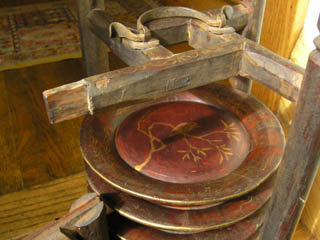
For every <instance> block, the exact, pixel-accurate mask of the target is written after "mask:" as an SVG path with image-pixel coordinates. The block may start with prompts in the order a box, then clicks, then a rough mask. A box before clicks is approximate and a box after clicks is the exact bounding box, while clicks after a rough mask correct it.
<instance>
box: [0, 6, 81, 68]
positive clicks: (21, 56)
mask: <svg viewBox="0 0 320 240" xmlns="http://www.w3.org/2000/svg"><path fill="white" fill-rule="evenodd" d="M80 57H81V51H80V36H79V30H78V22H77V15H76V3H75V2H73V1H70V0H69V1H56V2H51V3H42V4H36V5H24V6H20V7H14V8H1V9H0V70H7V69H14V68H21V67H27V66H31V65H36V64H42V63H48V62H54V61H60V60H63V59H68V58H80Z"/></svg>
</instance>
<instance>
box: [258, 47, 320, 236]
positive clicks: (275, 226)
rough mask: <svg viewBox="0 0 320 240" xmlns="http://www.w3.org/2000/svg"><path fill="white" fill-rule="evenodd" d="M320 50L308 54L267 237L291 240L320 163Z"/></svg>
mask: <svg viewBox="0 0 320 240" xmlns="http://www.w3.org/2000/svg"><path fill="white" fill-rule="evenodd" d="M319 80H320V51H318V50H314V51H313V52H311V54H310V56H309V61H308V65H307V68H306V72H305V75H304V79H303V82H302V86H301V90H300V94H299V99H298V102H297V107H296V111H295V115H294V119H293V123H292V126H291V129H290V132H289V136H288V141H287V145H286V150H285V153H284V156H283V159H282V164H281V166H280V167H279V175H278V176H279V177H278V180H277V182H276V186H275V190H274V196H273V197H272V201H273V202H272V207H271V210H270V216H269V219H268V222H267V223H266V227H265V231H264V237H265V239H274V238H275V237H277V238H278V239H290V237H291V236H292V234H293V231H294V228H295V225H296V224H297V222H298V220H299V217H300V215H301V212H302V209H303V206H304V204H305V201H306V198H307V196H308V194H309V191H310V189H311V185H312V182H313V180H314V177H315V175H316V173H317V170H318V167H319V165H320V158H319V157H320V141H319V136H320V122H319V119H318V116H319V115H320V110H319V109H320V108H319V106H320V96H319V91H320V81H319Z"/></svg>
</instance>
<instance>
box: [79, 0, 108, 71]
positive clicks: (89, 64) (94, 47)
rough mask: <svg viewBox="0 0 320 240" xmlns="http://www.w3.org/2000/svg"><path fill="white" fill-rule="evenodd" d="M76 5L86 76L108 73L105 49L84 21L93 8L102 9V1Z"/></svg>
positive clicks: (94, 0)
mask: <svg viewBox="0 0 320 240" xmlns="http://www.w3.org/2000/svg"><path fill="white" fill-rule="evenodd" d="M77 3H78V17H79V25H80V36H81V49H82V55H83V59H84V62H85V66H86V72H87V76H92V75H95V74H99V73H103V72H105V71H108V70H109V59H108V50H107V47H106V46H105V45H104V44H103V43H102V42H101V41H100V40H99V39H97V37H96V36H94V34H93V33H91V32H90V30H89V28H88V24H87V21H86V19H87V15H88V13H89V12H90V11H91V10H92V9H93V8H100V9H104V0H77ZM89 46H90V47H89Z"/></svg>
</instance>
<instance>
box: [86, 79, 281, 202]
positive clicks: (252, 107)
mask: <svg viewBox="0 0 320 240" xmlns="http://www.w3.org/2000/svg"><path fill="white" fill-rule="evenodd" d="M186 100H188V101H197V102H203V103H205V104H209V105H213V106H215V107H217V108H219V109H224V110H225V111H228V112H230V113H232V114H234V115H235V117H236V118H238V119H239V120H240V121H241V124H243V126H244V127H245V128H246V129H247V131H248V134H249V135H250V145H251V148H250V154H249V155H248V156H247V158H246V160H244V161H243V162H242V164H241V165H240V167H239V168H237V169H236V170H235V171H233V172H232V173H231V174H229V175H227V176H225V177H222V178H219V179H216V180H210V181H205V182H199V183H192V184H176V183H171V184H165V187H164V184H163V182H161V181H158V180H155V179H152V178H149V177H146V176H144V175H142V174H139V173H137V172H136V171H135V170H134V169H132V168H130V167H129V166H128V165H127V164H125V163H124V162H123V161H122V160H121V159H120V157H119V155H118V153H117V152H116V149H115V147H114V132H115V129H117V128H118V126H119V124H120V123H121V122H122V121H123V120H124V119H125V118H126V117H127V116H128V115H130V114H131V113H132V112H136V111H138V110H140V109H143V108H145V107H148V106H150V105H153V104H156V103H160V102H176V101H186ZM80 144H81V150H82V152H83V156H84V158H85V161H86V162H87V163H88V164H89V166H90V167H91V169H93V170H94V171H95V172H96V173H97V174H99V176H101V178H103V179H104V180H105V181H107V182H108V183H109V184H111V185H112V186H113V187H115V188H117V189H119V190H120V191H123V192H126V193H128V194H131V195H134V196H136V197H139V198H144V199H146V200H150V201H153V202H157V203H158V204H169V205H175V206H199V205H203V204H210V203H214V202H221V201H224V200H227V199H232V198H235V197H237V196H240V195H243V194H245V193H247V192H249V191H251V190H253V189H254V188H256V187H257V186H258V185H259V184H261V183H262V182H263V181H264V180H265V179H267V178H268V177H269V176H270V174H271V173H272V172H274V171H275V169H276V168H277V166H278V164H279V163H280V159H281V156H282V153H283V148H284V137H283V133H282V130H281V127H280V125H279V122H278V121H277V119H276V118H275V117H274V116H273V114H272V113H271V112H270V111H268V109H266V108H265V107H264V106H263V105H262V104H261V103H259V102H257V101H256V100H254V99H253V98H251V97H249V96H248V95H247V94H244V93H242V92H239V91H235V90H232V89H230V88H227V87H225V86H221V85H218V84H214V85H211V86H206V87H205V88H200V89H193V90H192V91H190V92H185V93H181V94H177V95H174V96H171V97H168V98H165V99H159V100H157V101H153V102H148V103H145V104H140V105H132V106H130V107H122V108H117V109H116V110H112V109H108V110H107V111H106V112H104V113H101V114H96V115H95V116H88V117H87V118H86V120H85V121H84V123H83V127H82V131H81V139H80ZM190 161H192V160H190Z"/></svg>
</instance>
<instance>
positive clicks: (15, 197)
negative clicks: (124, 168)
mask: <svg viewBox="0 0 320 240" xmlns="http://www.w3.org/2000/svg"><path fill="white" fill-rule="evenodd" d="M86 190H87V189H86V175H85V173H84V172H81V173H78V174H75V175H72V176H69V177H66V178H61V179H58V180H54V181H52V182H50V183H47V184H43V185H37V186H34V187H32V188H31V189H28V190H23V191H20V192H15V193H10V194H7V195H3V196H1V197H0V239H7V238H11V239H20V238H22V237H23V236H26V234H28V233H29V232H30V231H31V230H35V229H37V228H39V227H40V226H42V225H44V224H46V223H48V222H50V221H53V220H54V219H55V218H59V217H62V216H63V215H65V214H66V213H67V212H68V211H69V208H70V206H71V204H72V203H73V202H74V201H75V200H76V199H77V198H79V197H80V196H81V195H83V194H85V193H86ZM19 235H20V237H19V238H18V237H17V238H13V237H14V236H19Z"/></svg>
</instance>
